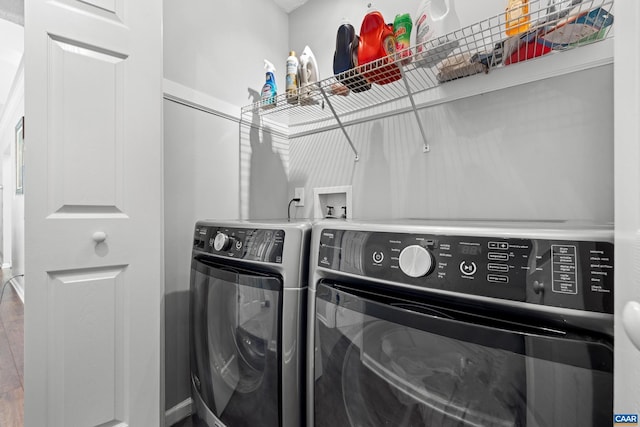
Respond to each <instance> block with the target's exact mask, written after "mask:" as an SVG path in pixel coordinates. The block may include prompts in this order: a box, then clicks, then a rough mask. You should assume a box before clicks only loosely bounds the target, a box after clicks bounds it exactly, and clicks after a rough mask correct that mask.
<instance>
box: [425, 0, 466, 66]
mask: <svg viewBox="0 0 640 427" xmlns="http://www.w3.org/2000/svg"><path fill="white" fill-rule="evenodd" d="M415 28H416V58H415V61H416V64H417V65H418V66H420V67H433V66H434V65H437V64H438V63H439V62H440V61H442V60H443V59H445V58H446V57H447V56H449V54H450V53H451V52H453V50H454V49H455V48H456V47H458V44H459V42H458V40H457V37H456V35H455V34H450V33H452V32H453V31H455V30H459V29H460V19H459V18H458V14H457V13H456V11H455V4H454V0H422V3H420V7H419V8H418V13H417V19H416V22H415Z"/></svg>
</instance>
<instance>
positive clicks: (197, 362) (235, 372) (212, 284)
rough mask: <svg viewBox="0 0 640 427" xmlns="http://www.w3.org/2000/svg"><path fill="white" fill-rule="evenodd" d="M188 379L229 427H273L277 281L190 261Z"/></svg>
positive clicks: (277, 403) (277, 405)
mask: <svg viewBox="0 0 640 427" xmlns="http://www.w3.org/2000/svg"><path fill="white" fill-rule="evenodd" d="M191 277H192V278H191V322H192V323H191V376H192V381H193V383H194V386H195V388H196V390H197V391H198V392H199V394H200V397H201V398H202V400H203V401H204V403H205V404H206V405H207V407H208V408H209V409H210V410H211V412H212V413H213V414H214V415H215V416H216V417H218V418H219V419H220V420H221V421H222V422H224V423H225V424H227V425H229V426H233V427H236V426H245V425H246V426H253V425H261V426H274V427H275V426H278V425H279V408H280V400H279V397H278V396H279V395H278V390H279V388H278V378H279V363H278V360H279V355H278V353H277V352H278V349H279V347H280V346H279V345H278V330H279V327H280V318H281V309H280V306H281V290H282V281H281V280H280V278H278V277H272V276H267V275H262V274H260V273H256V272H246V271H241V270H236V269H231V268H228V267H225V266H220V265H217V264H214V263H211V262H209V261H207V260H205V259H198V258H196V259H194V260H193V263H192V272H191Z"/></svg>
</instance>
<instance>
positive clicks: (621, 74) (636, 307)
mask: <svg viewBox="0 0 640 427" xmlns="http://www.w3.org/2000/svg"><path fill="white" fill-rule="evenodd" d="M614 13H615V16H616V21H615V24H614V25H615V32H616V35H615V63H614V64H615V74H614V76H615V77H614V78H615V168H614V170H615V203H616V206H615V227H616V241H615V244H616V255H615V266H616V270H615V271H616V272H615V274H616V276H615V312H616V323H615V365H614V375H615V378H614V384H615V390H614V396H615V404H614V412H615V413H617V414H635V415H636V416H637V415H638V414H640V363H639V362H638V360H640V359H639V358H640V351H639V348H640V304H639V303H640V122H639V121H638V117H639V116H640V62H638V57H639V53H638V52H640V27H639V26H638V19H640V4H639V2H637V1H619V2H616V9H615V12H614ZM625 314H626V317H627V318H626V319H625V320H624V321H623V317H624V315H625ZM630 337H634V338H635V345H634V343H633V342H632V341H631V339H630ZM614 421H615V420H614Z"/></svg>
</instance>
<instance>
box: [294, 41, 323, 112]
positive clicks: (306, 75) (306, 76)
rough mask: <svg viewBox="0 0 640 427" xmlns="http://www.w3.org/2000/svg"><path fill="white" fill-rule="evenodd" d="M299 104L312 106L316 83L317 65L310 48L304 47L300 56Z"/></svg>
mask: <svg viewBox="0 0 640 427" xmlns="http://www.w3.org/2000/svg"><path fill="white" fill-rule="evenodd" d="M298 75H299V76H300V104H306V105H308V104H313V103H314V101H313V90H314V89H315V87H316V83H317V82H318V80H319V78H318V63H317V62H316V57H315V56H314V55H313V52H312V51H311V48H310V47H309V46H305V47H304V50H303V51H302V54H301V55H300V67H299V69H298Z"/></svg>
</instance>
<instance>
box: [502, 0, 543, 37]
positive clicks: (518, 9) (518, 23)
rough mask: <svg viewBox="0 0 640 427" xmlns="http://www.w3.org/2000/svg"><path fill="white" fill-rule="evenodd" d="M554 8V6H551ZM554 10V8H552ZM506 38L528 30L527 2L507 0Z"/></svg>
mask: <svg viewBox="0 0 640 427" xmlns="http://www.w3.org/2000/svg"><path fill="white" fill-rule="evenodd" d="M552 6H554V4H552ZM554 9H555V8H554ZM505 26H506V28H507V31H506V33H507V36H509V37H511V36H515V35H518V34H520V33H524V32H525V31H527V30H528V29H529V1H528V0H509V5H508V6H507V11H506V13H505Z"/></svg>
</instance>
